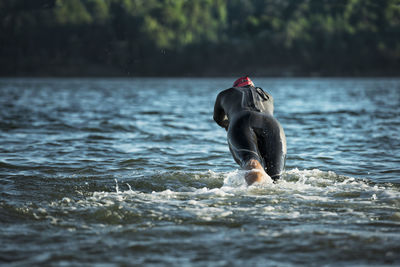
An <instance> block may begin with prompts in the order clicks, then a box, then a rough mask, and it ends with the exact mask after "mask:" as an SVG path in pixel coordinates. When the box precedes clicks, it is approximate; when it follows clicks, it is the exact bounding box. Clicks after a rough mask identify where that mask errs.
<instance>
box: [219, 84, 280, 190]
mask: <svg viewBox="0 0 400 267" xmlns="http://www.w3.org/2000/svg"><path fill="white" fill-rule="evenodd" d="M273 112H274V103H273V98H272V96H271V95H269V94H268V93H266V92H264V91H263V89H261V88H260V87H255V86H254V83H253V82H252V81H251V80H250V78H249V77H248V76H245V77H241V78H239V79H237V80H236V81H235V82H234V84H233V87H232V88H229V89H226V90H224V91H222V92H220V93H219V94H218V96H217V99H216V101H215V105H214V120H215V122H216V123H217V124H218V125H219V126H221V127H222V128H225V130H226V131H227V132H228V134H227V138H228V145H229V150H230V151H231V153H232V156H233V158H234V160H235V161H236V163H238V164H239V166H240V167H241V168H243V169H245V170H248V172H247V173H246V175H245V180H246V182H247V184H248V185H251V184H253V183H255V182H262V181H264V180H265V179H266V175H265V174H268V175H269V176H270V177H271V178H272V179H273V180H274V181H276V180H278V179H279V178H280V176H281V175H282V172H283V169H284V167H285V160H286V137H285V133H284V131H283V128H282V126H281V125H280V124H279V122H278V121H277V120H276V119H275V118H274V117H273Z"/></svg>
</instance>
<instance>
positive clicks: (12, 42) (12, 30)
mask: <svg viewBox="0 0 400 267" xmlns="http://www.w3.org/2000/svg"><path fill="white" fill-rule="evenodd" d="M0 32H1V34H0V44H2V45H1V46H0V58H1V60H2V61H3V64H1V67H0V73H3V74H18V73H21V70H22V71H23V72H27V73H29V72H30V71H31V70H33V69H37V64H38V62H40V65H41V66H49V67H48V68H50V69H51V66H53V65H61V66H65V65H67V66H71V68H73V67H74V66H76V64H77V62H78V63H79V64H80V65H85V64H86V65H90V64H96V65H103V66H111V67H113V68H116V69H120V70H121V69H122V71H124V72H125V73H133V74H136V75H147V74H149V75H162V74H180V73H182V72H188V71H190V72H193V73H208V72H207V71H204V70H216V71H217V72H218V71H220V72H221V73H225V72H227V73H234V72H241V71H243V70H241V68H243V64H242V62H243V61H245V62H246V68H247V69H248V71H253V72H257V71H259V70H264V72H265V73H269V72H268V69H276V68H277V67H278V68H286V69H290V70H294V71H300V72H301V71H304V72H322V73H323V72H324V71H325V72H327V73H329V72H334V73H335V74H343V73H347V72H351V73H355V74H357V73H363V72H368V70H382V71H386V70H388V71H392V70H395V69H400V68H399V67H400V63H399V62H400V0H380V1H376V0H335V1H330V0H229V1H228V0H214V1H213V0H198V1H197V0H196V1H193V0H35V1H31V0H0ZM232 58H234V59H235V61H232ZM171 64H173V65H172V66H171Z"/></svg>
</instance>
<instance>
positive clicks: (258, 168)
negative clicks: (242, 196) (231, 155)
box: [244, 159, 267, 185]
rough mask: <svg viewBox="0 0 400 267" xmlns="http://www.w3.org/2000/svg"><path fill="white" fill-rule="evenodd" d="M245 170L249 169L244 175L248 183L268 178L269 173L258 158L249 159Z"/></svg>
mask: <svg viewBox="0 0 400 267" xmlns="http://www.w3.org/2000/svg"><path fill="white" fill-rule="evenodd" d="M244 169H245V170H249V172H247V173H246V174H245V176H244V179H245V180H246V182H247V184H248V185H252V184H253V183H255V182H259V183H261V182H263V181H265V179H266V176H267V174H266V173H265V171H264V168H263V166H262V165H261V163H260V162H259V161H258V160H256V159H250V160H249V161H247V163H246V164H245V167H244Z"/></svg>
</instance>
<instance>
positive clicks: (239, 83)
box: [233, 76, 254, 87]
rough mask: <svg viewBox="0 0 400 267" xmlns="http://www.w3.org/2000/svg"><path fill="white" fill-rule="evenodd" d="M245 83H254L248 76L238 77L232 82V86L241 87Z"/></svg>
mask: <svg viewBox="0 0 400 267" xmlns="http://www.w3.org/2000/svg"><path fill="white" fill-rule="evenodd" d="M246 85H252V86H254V83H253V82H252V81H251V80H250V78H249V76H244V77H240V78H239V79H237V80H236V81H235V82H234V83H233V87H242V86H246Z"/></svg>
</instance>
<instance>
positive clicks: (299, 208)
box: [24, 169, 400, 228]
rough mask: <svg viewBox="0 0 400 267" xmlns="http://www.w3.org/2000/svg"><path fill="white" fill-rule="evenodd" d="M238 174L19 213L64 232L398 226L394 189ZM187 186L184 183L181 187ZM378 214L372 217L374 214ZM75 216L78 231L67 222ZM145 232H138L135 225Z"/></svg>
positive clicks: (321, 177) (307, 173) (119, 190)
mask: <svg viewBox="0 0 400 267" xmlns="http://www.w3.org/2000/svg"><path fill="white" fill-rule="evenodd" d="M200 177H203V178H204V179H207V180H210V179H211V180H212V179H217V180H220V179H221V173H215V172H213V171H208V172H207V173H195V174H193V173H189V174H188V178H189V179H195V180H199V179H203V178H200ZM243 177H244V172H243V171H240V170H235V171H232V172H227V173H223V174H222V179H223V185H222V186H221V187H216V188H208V187H202V188H195V187H185V188H186V189H188V190H186V191H180V190H179V191H173V190H171V189H166V190H162V191H152V192H141V191H137V190H132V187H131V186H130V185H129V182H125V181H115V188H114V191H109V192H106V191H102V192H97V191H95V192H92V194H91V195H90V194H89V196H87V197H83V198H76V197H75V198H72V197H71V198H70V197H64V198H62V199H61V200H58V201H52V202H51V203H47V204H46V203H43V205H42V206H37V205H31V206H30V205H27V206H25V207H24V208H25V211H24V212H25V213H30V214H31V215H32V216H33V218H34V219H36V220H49V221H50V223H51V224H53V225H64V226H67V227H69V228H76V227H88V228H90V227H93V224H95V225H98V224H105V225H109V224H111V225H114V224H116V225H118V224H126V223H133V224H137V223H138V224H139V225H140V222H149V221H153V220H156V221H167V222H168V221H170V222H174V223H178V224H180V223H184V222H186V223H190V222H196V223H200V222H202V221H203V222H212V221H214V222H216V221H221V220H222V221H223V222H226V220H231V221H240V220H241V218H242V219H243V218H244V217H247V216H250V217H252V218H253V219H254V220H256V221H257V220H262V219H263V218H264V216H266V215H267V216H268V218H270V219H274V220H286V219H294V218H296V219H297V220H298V221H302V220H310V219H311V220H316V222H333V221H334V220H336V219H337V218H339V216H340V218H341V220H342V221H347V222H349V223H356V222H363V223H367V222H371V221H379V220H381V221H382V220H384V221H390V224H395V225H399V226H400V222H399V221H400V220H399V217H400V216H399V214H400V190H399V188H397V187H395V186H392V185H390V184H372V183H368V182H366V181H364V180H360V179H354V178H352V177H345V176H340V175H337V174H335V173H334V172H323V171H320V170H317V169H315V170H298V169H293V170H289V171H287V172H286V173H285V174H284V175H283V177H282V179H281V180H279V181H278V182H277V183H273V182H272V180H271V181H267V182H265V183H262V184H255V185H252V186H247V185H246V183H245V182H244V178H243ZM188 183H189V184H190V181H189V182H188ZM378 208H379V212H378V211H377V210H378ZM71 217H72V218H75V219H76V218H81V220H83V223H82V225H81V226H79V225H77V224H76V223H73V222H72V221H70V218H71ZM142 227H144V226H142Z"/></svg>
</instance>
